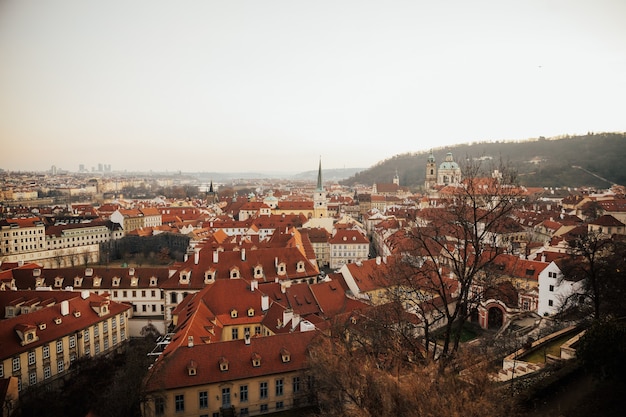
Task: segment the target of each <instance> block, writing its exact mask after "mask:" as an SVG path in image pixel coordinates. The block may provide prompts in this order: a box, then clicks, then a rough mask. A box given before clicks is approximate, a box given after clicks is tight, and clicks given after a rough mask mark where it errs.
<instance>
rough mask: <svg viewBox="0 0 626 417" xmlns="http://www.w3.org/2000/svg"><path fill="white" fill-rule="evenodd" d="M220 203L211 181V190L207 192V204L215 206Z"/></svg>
mask: <svg viewBox="0 0 626 417" xmlns="http://www.w3.org/2000/svg"><path fill="white" fill-rule="evenodd" d="M218 201H219V197H218V195H217V193H216V192H215V190H214V189H213V180H211V184H210V185H209V189H208V191H207V192H206V203H207V205H211V204H215V203H217V202H218Z"/></svg>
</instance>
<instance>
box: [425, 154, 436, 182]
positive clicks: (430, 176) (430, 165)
mask: <svg viewBox="0 0 626 417" xmlns="http://www.w3.org/2000/svg"><path fill="white" fill-rule="evenodd" d="M436 184H437V165H436V164H435V156H434V155H433V151H432V150H431V151H430V155H429V156H428V160H427V161H426V181H424V188H425V189H426V191H428V190H430V189H431V188H433V187H434V186H435V185H436Z"/></svg>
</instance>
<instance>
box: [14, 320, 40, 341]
mask: <svg viewBox="0 0 626 417" xmlns="http://www.w3.org/2000/svg"><path fill="white" fill-rule="evenodd" d="M15 332H16V333H17V335H18V337H19V338H20V339H21V341H22V342H21V345H22V346H24V345H27V344H29V343H32V342H35V341H37V340H39V338H38V337H37V333H36V332H37V327H35V326H33V325H32V324H18V325H17V326H15Z"/></svg>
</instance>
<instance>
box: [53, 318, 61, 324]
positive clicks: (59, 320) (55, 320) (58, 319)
mask: <svg viewBox="0 0 626 417" xmlns="http://www.w3.org/2000/svg"><path fill="white" fill-rule="evenodd" d="M61 323H62V320H61V317H55V318H54V324H61Z"/></svg>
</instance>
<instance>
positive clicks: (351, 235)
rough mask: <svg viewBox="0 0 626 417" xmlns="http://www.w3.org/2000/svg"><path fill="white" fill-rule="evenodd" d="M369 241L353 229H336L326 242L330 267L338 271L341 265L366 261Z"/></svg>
mask: <svg viewBox="0 0 626 417" xmlns="http://www.w3.org/2000/svg"><path fill="white" fill-rule="evenodd" d="M369 243H370V242H369V240H368V239H367V238H366V237H365V236H364V235H363V234H361V233H360V232H359V231H358V230H355V229H338V230H336V232H335V233H334V234H333V236H332V237H331V238H330V239H329V240H328V244H329V248H330V267H331V268H332V269H339V268H341V267H342V266H343V265H346V264H350V263H355V262H361V261H364V260H367V257H368V255H369Z"/></svg>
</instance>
